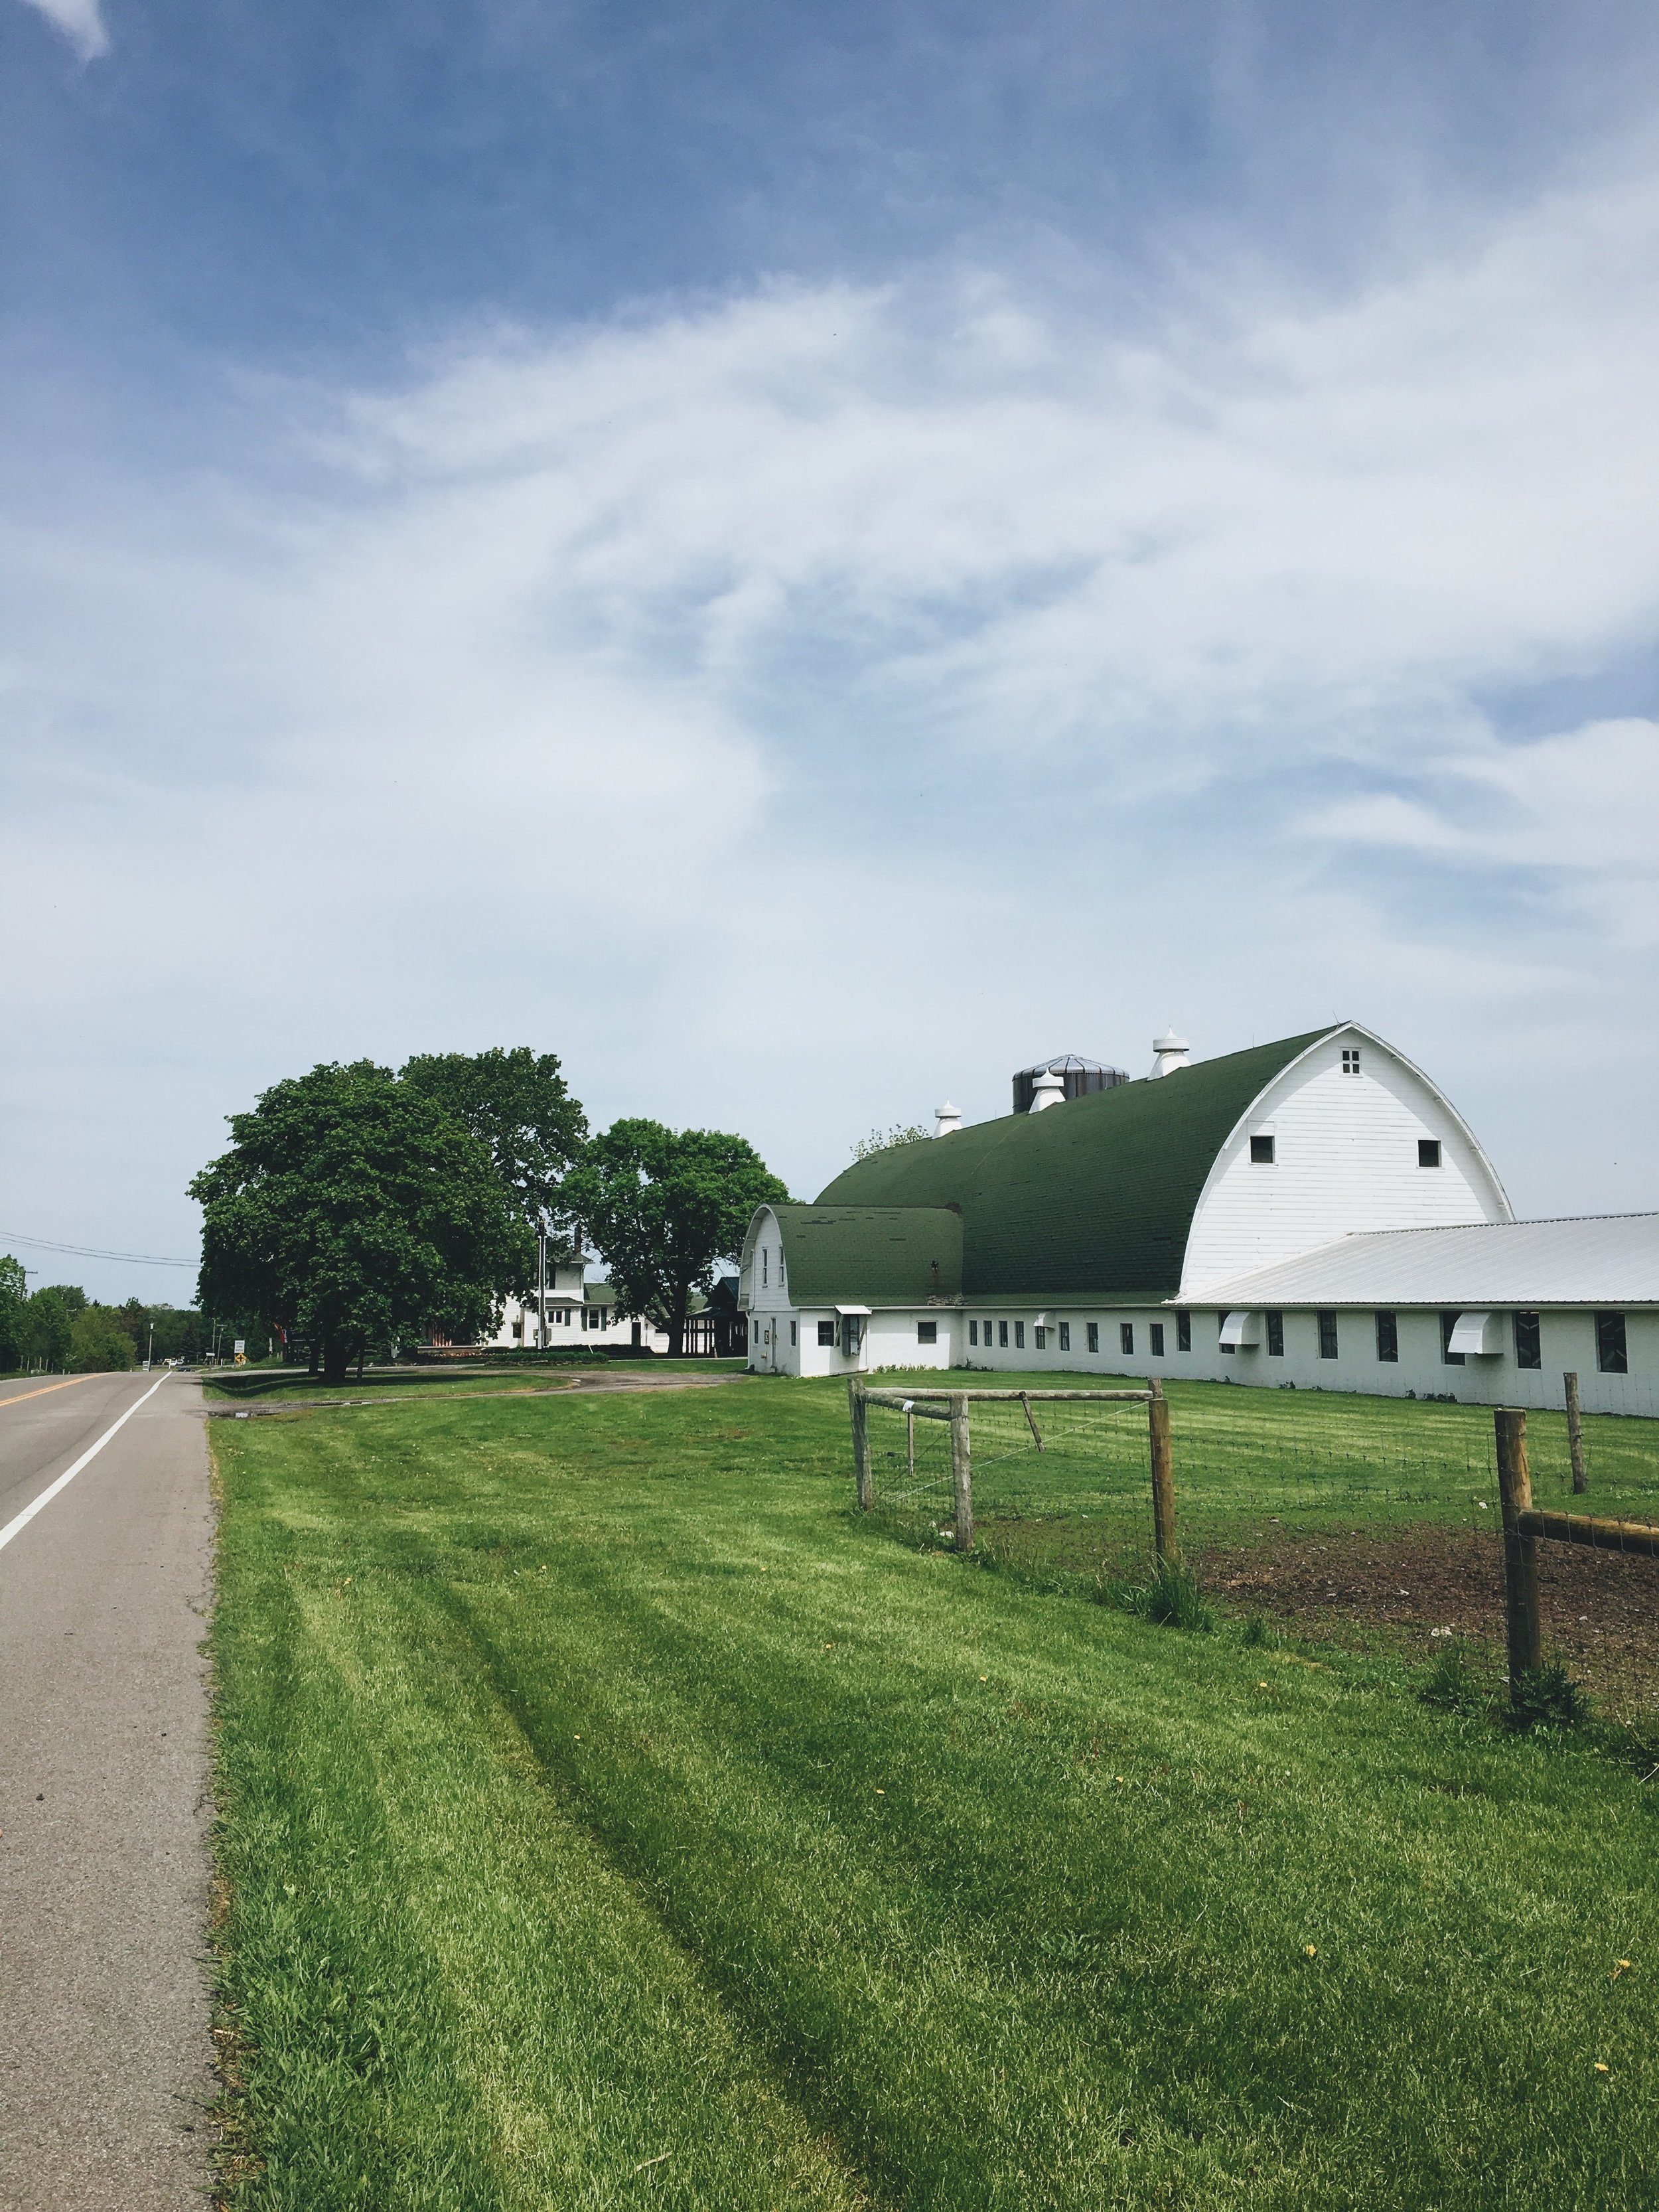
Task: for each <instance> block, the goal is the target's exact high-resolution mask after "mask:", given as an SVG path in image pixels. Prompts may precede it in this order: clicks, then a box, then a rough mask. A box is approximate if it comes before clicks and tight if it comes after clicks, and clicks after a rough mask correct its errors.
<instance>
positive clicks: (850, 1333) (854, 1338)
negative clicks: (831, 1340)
mask: <svg viewBox="0 0 1659 2212" xmlns="http://www.w3.org/2000/svg"><path fill="white" fill-rule="evenodd" d="M863 1341H864V1323H863V1322H862V1321H861V1320H860V1317H859V1316H858V1315H857V1314H843V1315H842V1317H841V1348H842V1351H843V1352H845V1353H846V1354H847V1357H848V1358H849V1359H850V1358H852V1357H853V1355H854V1352H856V1351H857V1350H858V1348H859V1346H860V1344H862V1343H863Z"/></svg>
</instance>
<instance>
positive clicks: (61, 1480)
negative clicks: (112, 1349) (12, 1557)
mask: <svg viewBox="0 0 1659 2212" xmlns="http://www.w3.org/2000/svg"><path fill="white" fill-rule="evenodd" d="M166 1381H167V1376H165V1375H163V1376H161V1381H160V1382H156V1383H151V1384H150V1386H149V1389H148V1390H146V1391H145V1393H144V1395H143V1397H142V1398H135V1399H134V1400H133V1401H132V1403H131V1405H130V1406H129V1407H127V1410H126V1411H125V1413H123V1414H122V1416H121V1418H120V1419H119V1420H118V1421H112V1422H111V1424H110V1425H109V1426H108V1428H106V1430H105V1431H104V1433H103V1435H102V1436H101V1437H99V1439H98V1441H97V1443H95V1444H90V1445H88V1448H87V1449H86V1450H85V1451H83V1452H82V1455H81V1456H80V1458H79V1459H77V1460H76V1462H75V1464H74V1466H73V1467H68V1468H64V1472H63V1473H62V1474H60V1475H59V1476H58V1480H57V1481H56V1482H49V1483H48V1484H47V1485H46V1488H45V1489H44V1490H43V1491H42V1492H40V1496H39V1497H38V1498H36V1499H35V1500H34V1502H33V1504H32V1505H26V1506H25V1507H24V1508H23V1510H22V1511H21V1513H20V1514H19V1515H18V1516H17V1517H16V1519H15V1521H8V1522H7V1523H6V1525H5V1527H4V1528H0V1552H3V1551H4V1550H5V1548H6V1547H7V1545H8V1544H9V1543H10V1541H11V1540H12V1538H13V1537H14V1536H19V1535H21V1534H22V1532H23V1530H24V1529H25V1528H27V1527H28V1525H29V1522H31V1521H33V1518H34V1516H35V1515H36V1514H37V1513H39V1512H40V1511H41V1510H43V1509H44V1508H45V1507H46V1506H48V1505H50V1504H51V1503H52V1499H53V1498H56V1497H57V1495H58V1492H59V1491H60V1490H66V1489H67V1488H68V1487H69V1486H70V1483H71V1482H73V1481H74V1480H75V1478H76V1475H77V1474H80V1472H81V1470H82V1468H83V1467H85V1466H86V1464H87V1462H88V1461H89V1460H94V1459H96V1458H97V1456H98V1455H99V1453H100V1451H102V1449H104V1446H105V1445H106V1443H108V1442H109V1440H110V1438H111V1437H112V1436H113V1435H114V1434H115V1431H117V1429H123V1428H125V1426H126V1425H127V1423H128V1422H129V1421H130V1420H131V1419H132V1417H133V1415H134V1414H135V1413H137V1410H138V1408H139V1407H140V1406H147V1405H148V1404H149V1401H150V1400H151V1399H152V1398H153V1397H154V1396H155V1394H156V1392H157V1391H158V1390H159V1389H161V1383H165V1382H166Z"/></svg>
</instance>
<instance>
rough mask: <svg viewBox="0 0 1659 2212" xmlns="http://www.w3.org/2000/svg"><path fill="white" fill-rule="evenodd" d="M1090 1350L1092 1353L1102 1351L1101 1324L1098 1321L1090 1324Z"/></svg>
mask: <svg viewBox="0 0 1659 2212" xmlns="http://www.w3.org/2000/svg"><path fill="white" fill-rule="evenodd" d="M1089 1349H1090V1351H1091V1352H1098V1351H1099V1349H1100V1323H1099V1322H1097V1321H1091V1322H1090V1324H1089Z"/></svg>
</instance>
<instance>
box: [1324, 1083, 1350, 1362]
mask: <svg viewBox="0 0 1659 2212" xmlns="http://www.w3.org/2000/svg"><path fill="white" fill-rule="evenodd" d="M1356 1057H1358V1055H1356ZM1319 1356H1320V1358H1322V1359H1334V1358H1336V1316H1335V1315H1334V1313H1329V1312H1325V1313H1322V1314H1321V1315H1320V1316H1319Z"/></svg>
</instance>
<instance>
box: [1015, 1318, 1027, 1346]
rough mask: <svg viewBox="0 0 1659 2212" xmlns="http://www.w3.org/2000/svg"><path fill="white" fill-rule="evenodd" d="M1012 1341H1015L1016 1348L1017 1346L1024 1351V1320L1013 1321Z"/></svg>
mask: <svg viewBox="0 0 1659 2212" xmlns="http://www.w3.org/2000/svg"><path fill="white" fill-rule="evenodd" d="M1014 1342H1015V1344H1016V1345H1017V1346H1018V1348H1019V1350H1020V1351H1022V1352H1024V1349H1025V1324H1024V1322H1023V1321H1017V1322H1015V1323H1014Z"/></svg>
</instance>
